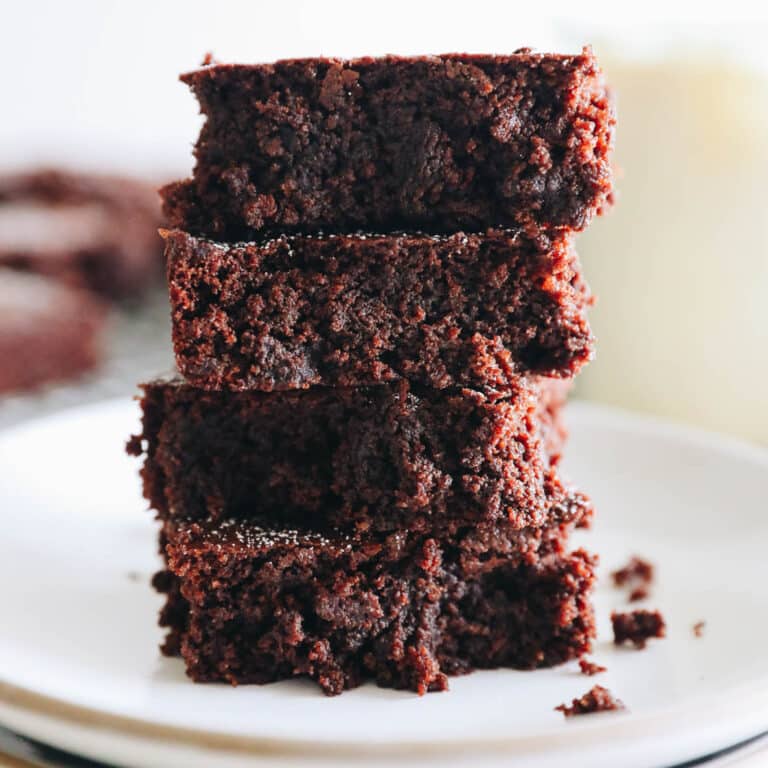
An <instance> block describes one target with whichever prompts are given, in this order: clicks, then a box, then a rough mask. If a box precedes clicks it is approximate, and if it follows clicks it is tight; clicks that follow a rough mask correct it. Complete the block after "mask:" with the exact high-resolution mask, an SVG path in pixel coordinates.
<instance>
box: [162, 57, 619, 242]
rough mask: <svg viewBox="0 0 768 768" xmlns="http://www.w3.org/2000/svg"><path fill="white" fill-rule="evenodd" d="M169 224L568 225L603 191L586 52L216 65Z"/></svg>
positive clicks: (595, 79) (605, 132) (226, 231)
mask: <svg viewBox="0 0 768 768" xmlns="http://www.w3.org/2000/svg"><path fill="white" fill-rule="evenodd" d="M181 79H182V80H183V81H184V82H185V83H187V84H188V85H189V86H190V87H191V89H192V90H193V92H194V93H195V95H196V96H197V98H198V100H199V102H200V108H201V111H202V112H203V114H205V116H206V122H205V125H204V127H203V130H202V133H201V135H200V138H199V140H198V142H197V146H196V148H195V156H196V158H197V164H196V167H195V169H194V174H193V177H192V178H191V179H189V180H187V181H183V182H180V183H177V184H173V185H170V186H168V187H166V188H165V190H164V198H165V211H166V213H167V215H168V218H169V221H170V223H171V225H172V226H174V227H178V228H179V229H184V230H187V231H190V232H193V233H195V234H204V235H207V236H210V237H216V238H219V239H227V240H244V239H252V238H253V237H254V236H255V235H256V234H257V233H260V232H263V231H272V232H275V231H281V232H287V231H302V232H317V231H321V230H324V231H326V232H330V231H334V232H342V231H353V230H356V229H360V228H363V229H371V228H372V229H377V230H380V231H384V230H386V231H391V230H393V229H394V230H396V229H411V230H412V229H425V230H428V231H431V232H442V231H455V230H457V229H468V230H475V231H482V230H485V229H487V228H488V227H508V226H515V225H520V224H522V225H525V226H533V227H536V228H539V227H547V228H549V227H568V228H574V229H583V228H584V227H585V226H586V225H587V223H588V222H589V220H590V219H591V218H592V216H593V215H594V214H595V213H596V212H597V211H599V210H600V209H601V208H602V207H603V206H604V205H605V204H606V202H607V201H608V199H609V196H610V194H611V186H612V177H611V168H610V164H609V155H610V150H611V145H612V135H613V126H614V122H615V116H614V110H613V106H612V104H611V100H610V98H609V96H608V93H607V91H606V87H605V84H604V82H603V77H602V74H601V72H600V69H599V67H598V66H597V63H596V61H595V59H594V57H593V55H592V53H591V52H590V51H589V50H588V49H585V50H584V51H583V52H582V53H581V54H577V55H560V54H534V53H531V52H530V51H529V50H527V49H525V50H521V51H518V52H517V53H513V54H510V55H504V56H490V55H467V54H447V55H442V56H417V57H411V58H404V57H397V56H387V57H384V58H361V59H353V60H351V61H344V60H341V59H327V58H319V59H294V60H287V61H278V62H277V63H275V64H256V65H241V64H230V65H215V66H208V67H204V68H203V69H200V70H198V71H196V72H191V73H189V74H186V75H183V76H182V78H181Z"/></svg>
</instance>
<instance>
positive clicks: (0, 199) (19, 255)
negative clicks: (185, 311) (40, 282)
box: [0, 170, 163, 298]
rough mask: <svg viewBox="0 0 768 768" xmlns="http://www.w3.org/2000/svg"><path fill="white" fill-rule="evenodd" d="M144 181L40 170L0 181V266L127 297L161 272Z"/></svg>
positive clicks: (151, 197) (152, 199)
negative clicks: (36, 273)
mask: <svg viewBox="0 0 768 768" xmlns="http://www.w3.org/2000/svg"><path fill="white" fill-rule="evenodd" d="M160 223H161V213H160V201H159V199H158V197H157V192H156V190H155V189H154V188H153V186H152V185H150V184H145V183H143V182H141V181H137V180H135V179H126V178H120V177H116V176H99V175H89V174H81V173H74V172H69V171H66V172H65V171H55V170H39V171H34V172H29V173H20V174H12V175H6V176H1V177H0V266H9V267H14V268H16V269H23V270H28V271H33V272H38V273H40V274H43V275H47V276H50V277H55V278H57V279H59V280H62V281H64V282H66V283H67V284H69V285H73V286H77V287H81V288H88V289H90V290H93V291H95V292H96V293H98V294H101V295H103V296H106V297H108V298H133V297H135V296H137V295H139V294H141V293H142V292H143V291H144V289H145V288H147V286H148V285H149V284H150V283H153V282H157V283H159V282H160V280H161V278H162V274H163V261H162V243H161V241H160V238H159V237H158V234H157V228H158V226H159V225H160Z"/></svg>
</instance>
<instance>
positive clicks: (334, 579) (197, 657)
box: [155, 497, 594, 694]
mask: <svg viewBox="0 0 768 768" xmlns="http://www.w3.org/2000/svg"><path fill="white" fill-rule="evenodd" d="M573 504H574V506H575V507H576V508H577V509H578V510H579V511H578V514H576V515H575V518H576V520H577V523H576V524H579V523H581V524H585V523H586V521H587V520H588V517H589V515H590V514H591V509H590V508H589V506H588V504H587V503H586V502H585V500H584V499H583V498H580V497H575V498H574V499H573ZM572 525H573V523H570V524H562V525H559V526H552V527H550V528H544V529H542V528H528V529H523V530H517V531H514V530H512V529H511V528H508V527H505V526H490V525H488V526H485V525H481V526H476V527H472V528H463V529H462V528H453V529H450V530H449V529H445V530H442V531H440V532H439V534H435V535H433V536H425V535H424V534H413V533H406V532H401V533H394V534H389V535H379V536H368V537H365V538H359V537H352V536H345V535H341V534H335V535H330V534H328V535H323V534H320V533H316V532H315V533H311V532H298V531H289V530H280V531H275V530H270V529H267V528H260V527H258V526H257V525H255V524H254V523H246V522H242V521H239V522H235V521H225V522H222V523H218V524H215V525H214V524H210V523H199V522H181V521H169V522H166V523H165V525H164V528H163V531H162V534H161V540H163V541H164V542H165V547H164V548H165V555H166V562H167V567H168V570H167V571H162V572H161V573H159V574H158V575H157V577H156V578H155V586H156V587H157V588H158V590H159V591H161V592H164V593H166V595H167V600H166V605H165V607H164V609H163V611H162V613H161V619H160V621H161V624H162V625H163V626H166V627H168V628H169V634H168V637H167V639H166V643H165V646H164V652H165V653H166V654H168V655H177V654H179V655H181V656H182V657H183V659H184V661H185V663H186V666H187V673H188V675H189V676H190V677H191V678H192V679H194V680H196V681H199V682H210V681H227V682H230V683H232V684H238V683H267V682H271V681H275V680H279V679H283V678H289V677H294V676H307V677H310V678H312V679H314V680H315V681H316V682H317V683H319V685H320V686H321V687H322V689H323V690H324V691H325V693H327V694H338V693H341V692H342V691H343V690H344V689H347V688H353V687H355V686H357V685H359V684H360V683H361V682H363V681H364V680H366V679H373V680H375V681H376V682H377V683H378V684H379V685H382V686H386V687H394V688H409V689H412V690H415V691H417V692H419V693H420V694H421V693H424V692H426V691H432V690H443V689H445V688H446V687H447V676H448V675H456V674H462V673H466V672H469V671H471V670H472V669H475V668H483V667H485V668H492V667H501V666H506V667H516V668H525V669H529V668H534V667H538V666H550V665H553V664H558V663H561V662H564V661H567V660H568V659H572V658H575V657H578V656H580V655H582V654H583V653H586V652H588V651H589V650H590V643H591V639H592V638H593V637H594V617H593V613H592V608H591V605H590V602H589V593H590V590H591V587H592V584H593V582H594V559H593V558H592V557H591V556H590V555H588V554H586V553H585V552H583V551H576V552H573V553H570V554H569V553H567V552H566V549H565V546H566V538H567V533H568V529H569V528H570V527H571V526H572Z"/></svg>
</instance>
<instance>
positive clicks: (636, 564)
mask: <svg viewBox="0 0 768 768" xmlns="http://www.w3.org/2000/svg"><path fill="white" fill-rule="evenodd" d="M611 578H612V579H613V584H614V586H616V587H634V586H636V585H637V586H640V585H645V586H648V585H649V584H651V583H652V582H653V564H652V563H649V562H648V561H647V560H644V559H643V558H642V557H637V556H636V555H635V556H633V557H631V558H630V559H629V562H628V563H627V564H626V565H625V566H624V567H623V568H619V569H618V570H616V571H613V573H611Z"/></svg>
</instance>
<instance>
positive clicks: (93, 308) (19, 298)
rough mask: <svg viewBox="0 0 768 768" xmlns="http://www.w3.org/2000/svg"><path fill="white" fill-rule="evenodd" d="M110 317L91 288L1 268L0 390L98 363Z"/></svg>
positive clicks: (34, 383) (56, 377)
mask: <svg viewBox="0 0 768 768" xmlns="http://www.w3.org/2000/svg"><path fill="white" fill-rule="evenodd" d="M106 316H107V309H106V306H105V304H104V303H103V302H102V301H101V299H99V298H97V297H96V296H94V295H93V294H91V293H89V292H87V291H83V290H81V289H78V288H72V287H70V286H66V285H62V284H61V283H60V282H58V281H56V280H52V279H50V278H46V277H42V276H40V275H34V274H29V273H24V272H20V271H18V270H13V269H5V268H0V394H5V393H10V392H16V391H21V390H27V389H33V388H36V387H39V386H41V385H43V384H47V383H49V382H54V381H62V380H66V379H72V378H75V377H77V376H79V375H81V374H83V373H85V372H86V371H89V370H91V369H92V368H94V367H95V366H96V364H97V363H98V361H99V359H100V356H101V348H100V337H101V333H102V330H103V328H104V324H105V319H106Z"/></svg>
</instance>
